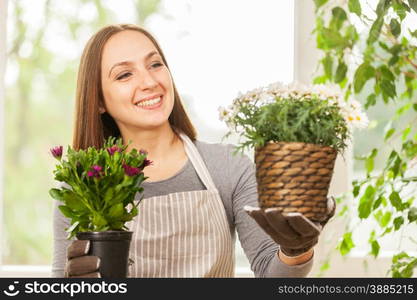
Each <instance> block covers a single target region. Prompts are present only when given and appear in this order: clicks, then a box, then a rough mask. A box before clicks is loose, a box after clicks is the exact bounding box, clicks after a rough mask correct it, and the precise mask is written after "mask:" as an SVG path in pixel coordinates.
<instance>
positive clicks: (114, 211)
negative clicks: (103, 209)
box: [108, 203, 124, 219]
mask: <svg viewBox="0 0 417 300" xmlns="http://www.w3.org/2000/svg"><path fill="white" fill-rule="evenodd" d="M123 213H124V207H123V203H118V204H116V205H113V206H112V207H111V208H110V210H109V214H108V216H109V217H110V218H115V219H117V218H120V217H122V216H123Z"/></svg>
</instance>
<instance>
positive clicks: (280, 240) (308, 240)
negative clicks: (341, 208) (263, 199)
mask: <svg viewBox="0 0 417 300" xmlns="http://www.w3.org/2000/svg"><path fill="white" fill-rule="evenodd" d="M244 209H245V211H246V212H247V213H248V214H249V215H250V216H251V217H252V218H253V219H254V220H255V221H256V223H258V225H259V226H261V228H262V229H263V230H264V231H265V232H266V233H267V234H268V235H270V236H271V238H272V239H273V240H274V241H275V242H276V243H277V244H279V245H280V251H282V252H283V253H284V254H285V255H287V256H298V255H300V254H303V253H305V252H307V251H308V250H309V249H311V248H312V247H313V246H314V245H316V244H317V242H318V239H319V235H320V233H321V231H322V228H323V226H324V225H326V223H327V222H328V221H329V219H330V218H331V217H333V215H334V213H335V210H336V202H335V200H334V198H333V197H330V198H329V199H328V202H327V211H328V217H327V219H326V220H325V221H323V222H320V223H319V222H312V221H310V220H309V219H307V218H306V217H305V216H304V215H303V214H301V213H286V214H282V213H281V212H279V211H278V209H277V208H267V209H265V210H263V209H260V208H259V207H251V206H245V207H244Z"/></svg>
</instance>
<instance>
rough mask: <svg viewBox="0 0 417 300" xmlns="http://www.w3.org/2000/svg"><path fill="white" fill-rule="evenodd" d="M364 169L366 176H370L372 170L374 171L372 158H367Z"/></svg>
mask: <svg viewBox="0 0 417 300" xmlns="http://www.w3.org/2000/svg"><path fill="white" fill-rule="evenodd" d="M365 168H366V172H367V173H368V174H370V173H371V172H372V170H373V169H374V159H373V158H372V157H368V158H367V159H366V160H365Z"/></svg>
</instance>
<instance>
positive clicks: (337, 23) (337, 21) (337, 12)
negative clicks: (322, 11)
mask: <svg viewBox="0 0 417 300" xmlns="http://www.w3.org/2000/svg"><path fill="white" fill-rule="evenodd" d="M346 20H347V15H346V12H345V11H344V9H343V8H341V7H340V6H336V7H334V8H333V9H332V20H331V21H330V27H331V28H332V29H334V30H340V28H342V26H343V22H345V21H346Z"/></svg>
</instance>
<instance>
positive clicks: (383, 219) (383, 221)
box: [379, 211, 392, 228]
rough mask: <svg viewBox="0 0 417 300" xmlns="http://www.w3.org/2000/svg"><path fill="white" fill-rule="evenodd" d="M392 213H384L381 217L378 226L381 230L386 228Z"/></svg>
mask: <svg viewBox="0 0 417 300" xmlns="http://www.w3.org/2000/svg"><path fill="white" fill-rule="evenodd" d="M391 216H392V213H391V212H390V211H386V212H385V213H384V215H383V216H382V217H381V220H380V222H379V225H381V227H382V228H384V227H386V226H387V225H388V223H389V221H391Z"/></svg>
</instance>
